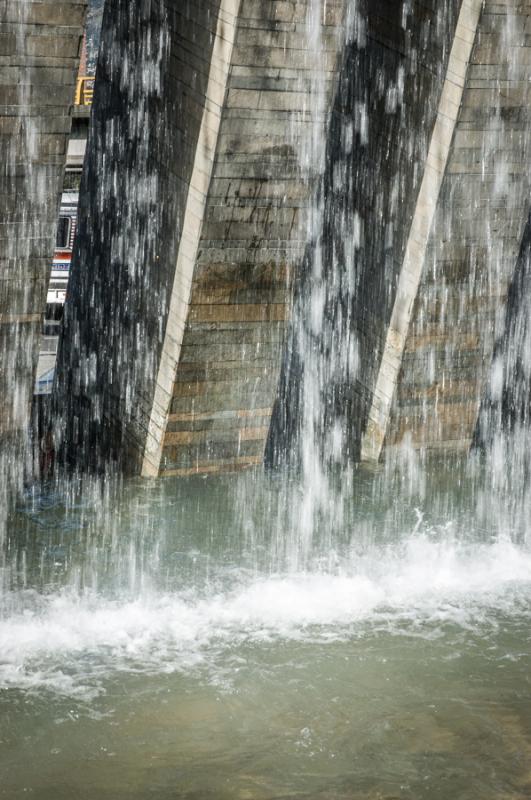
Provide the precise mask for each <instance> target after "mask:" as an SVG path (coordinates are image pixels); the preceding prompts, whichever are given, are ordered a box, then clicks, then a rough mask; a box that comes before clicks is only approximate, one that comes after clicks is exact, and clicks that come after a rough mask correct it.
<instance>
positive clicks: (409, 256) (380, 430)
mask: <svg viewBox="0 0 531 800" xmlns="http://www.w3.org/2000/svg"><path fill="white" fill-rule="evenodd" d="M482 6H483V0H463V4H462V6H461V11H460V14H459V19H458V21H457V26H456V30H455V35H454V41H453V44H452V51H451V53H450V58H449V64H451V65H452V69H451V76H452V77H450V70H449V69H448V68H447V72H446V76H445V81H444V85H443V88H442V91H441V97H440V100H439V108H438V110H437V118H436V121H435V125H434V129H433V133H432V136H431V140H430V146H429V150H428V155H427V157H426V163H425V169H424V176H423V179H422V183H421V186H420V190H419V195H418V198H417V204H416V208H415V214H414V216H413V220H412V223H411V229H410V232H409V238H408V242H407V245H406V252H405V255H404V260H403V263H402V268H401V271H400V276H399V280H398V287H397V293H396V298H395V303H394V308H393V312H392V314H391V321H390V324H389V328H388V331H387V336H386V341H385V346H384V350H383V354H382V358H381V362H380V368H379V371H378V377H377V380H376V385H375V389H374V392H373V397H372V404H371V409H370V412H369V417H368V422H367V429H366V431H365V433H364V434H363V437H362V443H361V461H363V462H368V463H371V462H372V463H374V462H377V461H378V460H379V458H380V454H381V452H382V448H383V444H384V440H385V435H386V432H387V426H388V423H389V417H390V414H391V405H392V402H393V397H394V393H395V390H396V386H397V382H398V375H399V371H400V366H401V364H402V356H403V353H404V349H405V344H406V338H407V334H408V331H409V325H410V322H411V315H412V312H413V305H414V302H415V298H416V296H417V292H418V288H419V283H420V278H421V275H422V269H423V266H424V261H425V257H426V250H427V247H428V240H429V235H430V231H431V227H432V224H433V218H434V216H435V211H436V208H437V203H438V200H439V194H440V191H441V187H442V183H443V180H444V175H445V172H446V167H447V164H448V157H449V155H450V149H451V141H452V138H453V137H450V138H448V136H445V135H444V133H443V128H444V127H447V125H448V119H450V120H451V121H452V125H453V129H455V126H456V124H457V116H458V110H459V107H460V104H461V100H462V97H463V92H464V85H465V79H466V74H467V70H468V65H469V63H470V57H471V54H472V48H473V44H474V41H473V40H474V37H469V38H470V39H472V41H468V40H466V39H465V38H464V29H467V30H471V20H473V22H474V31H477V27H478V24H479V19H480V15H481V10H482ZM465 47H466V52H465V53H463V50H464V49H465ZM456 50H457V51H459V52H460V53H461V57H460V58H459V59H456V58H455V51H456ZM464 55H466V59H464V58H463V56H464ZM458 65H459V66H460V67H461V70H462V72H461V74H460V75H459V77H461V78H462V82H463V86H460V85H457V84H456V83H455V77H456V72H457V68H458ZM449 95H450V97H452V99H450V97H449ZM449 103H450V104H451V106H452V109H453V108H455V115H454V114H453V113H451V115H449V114H448V111H449V110H450V109H449V107H448V105H449ZM442 118H444V120H443V119H442Z"/></svg>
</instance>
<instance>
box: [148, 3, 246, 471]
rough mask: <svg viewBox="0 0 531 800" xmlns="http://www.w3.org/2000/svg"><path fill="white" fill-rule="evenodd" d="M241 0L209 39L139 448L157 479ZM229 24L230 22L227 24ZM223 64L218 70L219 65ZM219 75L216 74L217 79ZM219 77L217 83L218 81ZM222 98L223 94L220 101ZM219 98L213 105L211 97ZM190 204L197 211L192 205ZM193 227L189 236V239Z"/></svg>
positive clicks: (224, 8) (224, 6) (228, 6)
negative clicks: (170, 284) (165, 312)
mask: <svg viewBox="0 0 531 800" xmlns="http://www.w3.org/2000/svg"><path fill="white" fill-rule="evenodd" d="M239 6H240V0H221V4H220V9H219V13H218V23H217V29H216V38H215V39H214V44H213V49H212V58H211V66H210V71H209V78H208V85H207V89H206V93H205V106H204V111H203V116H202V119H201V127H200V130H199V136H198V139H197V146H196V151H195V159H194V166H193V170H192V176H191V178H190V188H189V196H188V199H187V202H186V209H185V213H184V220H183V227H182V230H183V235H182V236H181V241H180V243H179V252H178V255H177V264H176V269H175V278H174V284H173V289H172V295H171V300H170V308H169V311H168V320H167V324H166V333H165V336H164V343H163V347H162V353H161V359H160V365H159V370H158V375H157V382H156V385H155V394H154V397H153V405H152V409H151V415H150V420H149V426H148V434H147V439H146V444H145V449H144V458H143V464H142V475H143V476H144V477H151V476H157V475H158V474H159V472H160V463H161V459H162V449H163V444H164V435H165V432H166V427H167V423H168V417H169V412H170V405H171V399H172V393H173V384H174V382H175V375H176V371H177V367H178V364H179V358H180V353H181V347H182V342H183V335H184V326H185V323H186V317H187V314H188V308H189V305H190V293H191V287H192V277H193V271H194V267H195V261H196V256H197V251H198V249H199V242H200V238H201V225H192V217H195V218H196V219H197V210H198V208H199V209H200V211H201V213H200V219H201V220H202V218H203V217H204V212H205V209H206V202H207V194H208V187H209V184H210V180H211V177H212V170H213V166H214V158H215V151H216V142H217V137H218V136H219V129H220V126H221V108H222V106H223V99H224V95H225V92H226V88H227V81H228V77H229V71H230V65H231V60H232V51H233V48H234V42H235V38H236V26H237V17H238V11H239ZM229 20H233V22H229ZM221 65H222V66H221ZM220 72H221V75H220ZM220 77H221V78H222V80H220ZM221 94H222V95H223V96H222V97H221ZM216 96H218V99H219V97H220V98H221V102H219V103H216V100H215V97H216ZM194 203H195V207H196V212H195V213H194V211H193V209H192V205H193V204H194ZM190 227H192V231H193V233H191V234H190V235H188V231H189V229H190Z"/></svg>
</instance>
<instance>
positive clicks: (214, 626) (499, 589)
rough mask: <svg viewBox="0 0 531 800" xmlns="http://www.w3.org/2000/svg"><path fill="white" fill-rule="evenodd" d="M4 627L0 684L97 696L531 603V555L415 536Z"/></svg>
mask: <svg viewBox="0 0 531 800" xmlns="http://www.w3.org/2000/svg"><path fill="white" fill-rule="evenodd" d="M20 602H21V607H20V608H19V610H18V612H16V613H12V614H11V615H10V616H9V617H7V618H4V619H2V620H0V683H1V684H2V685H4V686H12V687H13V686H15V687H20V688H26V689H28V688H36V689H39V688H40V689H53V690H55V691H57V692H60V693H63V694H68V695H73V694H76V693H80V694H83V693H85V694H86V695H87V696H92V695H93V694H94V693H96V692H98V691H101V690H102V686H103V683H104V680H105V677H106V676H108V675H109V674H112V673H114V672H117V671H135V672H137V671H145V672H152V673H156V672H168V671H175V670H183V671H189V670H193V669H196V668H198V666H200V665H202V664H204V663H205V659H210V661H211V660H212V658H213V657H215V656H216V654H217V655H219V654H220V652H221V653H222V652H223V651H224V650H226V649H227V648H228V647H234V646H235V645H238V643H241V642H244V641H250V640H251V641H255V642H257V643H260V642H262V643H264V642H271V641H273V642H274V641H277V640H281V639H296V640H305V639H309V640H312V641H315V640H316V639H317V640H321V641H322V642H327V641H330V640H333V639H335V640H338V639H344V638H348V637H352V636H360V635H364V632H365V631H366V629H367V626H368V625H370V628H371V630H374V628H375V627H376V626H378V625H382V624H383V625H385V629H386V630H387V631H390V632H393V630H396V631H397V632H398V631H400V632H403V630H404V625H406V628H407V626H408V625H409V626H411V629H412V630H413V628H414V630H415V634H416V635H418V632H419V626H420V630H421V634H422V629H423V627H424V632H425V635H426V636H431V635H432V634H433V629H434V626H436V625H439V626H440V625H443V624H446V623H448V622H451V623H452V624H457V625H461V626H463V627H467V628H470V627H474V626H476V627H477V626H479V625H482V624H485V623H488V621H489V619H491V618H493V616H494V615H495V614H497V613H499V612H500V611H502V612H503V613H505V614H512V613H521V611H522V610H523V609H524V608H526V609H528V608H529V607H530V606H531V553H529V552H527V551H524V550H522V549H520V548H518V547H517V546H515V545H514V544H512V543H511V542H509V541H498V542H496V543H493V544H490V545H482V546H479V545H475V546H465V545H462V544H457V543H455V542H451V541H445V542H434V541H431V540H430V539H429V537H427V536H415V537H413V538H411V539H410V540H409V541H408V542H406V543H405V544H404V545H403V546H401V547H399V548H398V547H397V548H388V549H384V550H382V549H380V550H378V551H374V552H372V553H368V554H366V555H364V556H358V557H354V556H353V557H352V558H351V559H350V560H349V561H348V563H343V564H341V565H340V566H339V567H338V569H337V571H336V572H335V573H334V574H324V573H320V572H316V573H308V574H286V575H255V576H254V577H249V575H248V574H245V575H243V574H239V575H238V574H236V575H234V576H233V583H232V586H231V588H229V589H226V590H224V591H212V592H211V593H210V594H209V593H208V592H207V591H206V589H205V587H197V588H196V589H195V590H190V589H189V588H188V589H187V591H186V592H184V591H183V592H181V593H179V592H177V593H173V594H168V593H166V594H157V593H156V592H150V593H145V594H143V595H140V596H138V597H137V598H135V599H116V598H114V599H110V598H106V597H103V596H98V595H95V594H81V595H80V594H76V593H74V592H73V591H66V590H65V591H64V592H62V593H60V594H55V595H44V596H37V595H35V593H33V594H32V595H31V603H28V602H24V600H23V598H21V599H20Z"/></svg>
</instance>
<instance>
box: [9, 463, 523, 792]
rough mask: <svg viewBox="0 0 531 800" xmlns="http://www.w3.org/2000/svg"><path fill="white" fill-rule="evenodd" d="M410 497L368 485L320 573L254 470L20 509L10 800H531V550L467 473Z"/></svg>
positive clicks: (321, 542)
mask: <svg viewBox="0 0 531 800" xmlns="http://www.w3.org/2000/svg"><path fill="white" fill-rule="evenodd" d="M402 480H403V476H399V477H398V479H397V481H396V483H395V484H393V483H392V481H391V479H390V476H389V474H386V475H385V476H384V475H383V474H377V475H372V476H371V475H364V474H363V473H361V472H360V473H359V474H358V475H357V478H356V480H355V484H354V486H353V497H355V502H354V501H353V502H352V504H351V506H349V508H348V509H347V510H346V512H345V514H344V515H343V516H344V526H343V528H342V529H341V530H334V531H333V540H334V542H335V543H336V547H335V549H334V551H333V552H329V550H328V545H327V542H328V541H329V536H328V533H329V532H328V531H327V530H326V529H324V528H323V530H320V531H316V533H315V536H314V548H313V551H312V555H311V558H310V561H309V566H308V569H307V570H306V571H305V572H297V571H293V570H292V569H291V567H290V565H291V564H292V563H293V559H292V557H291V555H290V548H291V547H296V542H291V543H290V542H289V541H284V546H283V547H281V546H280V542H281V541H282V536H283V534H284V537H285V538H286V537H287V538H288V539H289V536H290V535H292V534H286V533H285V530H286V529H285V528H283V520H286V519H288V520H289V519H290V515H289V509H290V507H291V506H292V505H293V495H294V493H297V492H298V491H300V489H299V487H298V485H297V484H296V483H295V482H293V483H292V484H290V485H289V489H286V485H285V483H284V481H281V482H277V481H269V482H268V481H267V480H266V479H265V478H264V476H263V474H262V473H257V474H255V475H252V474H249V475H246V476H241V477H239V478H238V479H234V478H232V479H215V480H214V479H208V480H201V479H194V480H190V481H186V482H183V481H181V482H180V483H174V482H172V481H168V482H165V483H162V484H160V483H159V484H156V483H154V484H141V483H137V482H134V483H131V484H129V485H126V486H125V487H124V496H123V498H122V500H121V501H120V502H119V503H117V502H116V500H115V499H114V500H113V499H112V498H108V499H107V500H105V501H104V503H103V506H101V505H99V504H98V501H97V494H95V493H94V492H91V491H86V490H85V491H84V492H81V493H78V494H76V495H72V497H71V498H70V499H69V501H68V503H67V507H66V508H65V506H64V501H63V498H62V497H61V496H57V495H53V494H49V495H43V496H41V497H32V498H31V499H28V501H27V502H26V503H25V504H24V506H23V507H22V508H20V509H19V511H18V513H17V514H16V516H15V519H14V520H13V521H12V526H13V528H16V529H17V535H18V539H19V541H22V542H23V543H24V544H23V548H22V549H23V550H24V553H25V558H22V556H21V555H19V557H18V560H17V559H15V560H14V561H15V563H17V564H18V567H17V569H14V570H13V573H12V578H11V584H12V589H11V591H10V592H9V593H8V594H6V595H5V596H4V598H3V606H4V607H3V613H2V616H1V619H0V653H1V656H0V682H1V684H2V687H3V692H2V698H1V701H0V703H1V706H2V710H1V714H0V718H1V720H2V722H1V723H0V772H2V775H7V776H8V777H7V781H3V783H2V787H1V788H0V797H1V796H6V797H17V796H19V795H20V796H22V794H23V793H24V789H26V790H27V791H30V790H31V791H32V792H33V794H34V795H35V796H38V797H40V798H44V799H47V798H52V797H53V798H54V800H55V798H61V797H65V798H66V797H71V796H72V794H75V795H76V796H79V797H82V798H83V797H84V798H91V799H92V798H96V797H97V798H111V797H112V798H116V797H128V798H141V797H142V798H143V797H146V796H155V797H160V798H170V797H201V798H209V797H216V798H227V799H228V798H234V797H238V798H281V797H292V796H293V797H295V796H297V797H306V798H310V797H311V798H325V797H327V798H331V797H334V798H347V797H348V798H357V797H360V798H361V797H363V798H369V797H370V798H373V797H415V798H419V797H426V798H428V797H429V798H433V797H435V798H438V797H440V798H450V797H455V796H465V795H466V793H467V792H468V793H470V796H481V797H487V798H490V797H492V798H495V797H496V798H499V797H502V796H503V797H515V798H517V797H522V796H525V792H526V791H528V789H529V787H530V786H531V783H530V781H531V778H530V776H529V770H528V769H527V767H526V766H525V765H526V764H527V763H529V760H528V757H529V754H530V753H531V695H530V694H529V678H528V675H529V666H530V660H531V637H530V635H529V630H528V619H529V613H530V611H531V552H530V551H529V550H528V548H527V545H526V544H525V542H523V541H521V540H519V541H518V542H516V541H513V540H512V539H511V537H510V536H509V535H508V534H507V535H503V534H502V535H499V533H498V531H497V529H495V528H494V527H493V528H492V529H488V528H487V527H485V526H483V527H481V528H480V526H479V524H478V522H477V519H478V517H477V512H476V509H475V508H474V505H475V495H474V492H473V491H472V489H473V485H474V480H475V479H474V476H472V477H470V476H469V475H468V476H467V474H466V471H462V473H459V472H458V471H456V469H455V468H454V467H452V468H451V469H449V470H448V472H446V473H445V471H444V469H440V468H437V469H435V470H433V472H432V473H431V474H430V473H429V470H428V479H427V483H426V484H425V485H423V487H422V492H423V495H424V499H423V498H422V497H420V496H419V495H416V494H415V492H414V491H413V490H412V491H411V492H410V493H409V494H408V493H406V492H404V491H402V492H399V491H398V486H399V484H400V481H402ZM445 482H448V484H450V485H454V486H459V487H460V488H459V489H458V490H453V491H449V490H447V489H446V488H445ZM251 489H252V491H251ZM242 492H243V493H244V494H246V495H247V496H249V497H251V496H252V497H253V498H254V502H253V506H252V507H250V506H249V505H248V506H247V507H246V508H245V510H244V507H243V505H242V503H241V501H240V498H241V496H242ZM473 500H474V502H473ZM264 520H265V521H266V522H264ZM260 521H261V523H260ZM496 524H498V520H497V521H496ZM155 543H156V544H157V546H156V547H155V546H154V545H155ZM29 753H31V758H29ZM526 759H527V760H526ZM73 764H75V765H76V766H75V770H74V769H73V766H72V765H73ZM487 765H488V770H487ZM500 787H501V788H500ZM502 789H503V792H504V793H500V792H501V791H502ZM519 792H520V794H518V793H519ZM2 793H3V794H2ZM466 796H468V795H466Z"/></svg>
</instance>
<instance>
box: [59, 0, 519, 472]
mask: <svg viewBox="0 0 531 800" xmlns="http://www.w3.org/2000/svg"><path fill="white" fill-rule="evenodd" d="M323 8H325V11H324V16H322V18H321V19H320V22H321V23H322V35H321V38H320V41H319V59H316V55H315V52H314V51H312V49H311V47H309V42H311V35H312V30H311V26H309V25H308V21H307V20H308V15H309V14H310V13H311V10H312V4H311V3H310V2H309V0H308V2H303V1H302V0H299V2H294V1H293V0H241V2H238V1H237V0H211V1H209V0H202V2H195V3H192V2H179V3H177V2H176V0H159V1H158V2H147V1H146V2H142V0H135V2H130V1H129V0H127V1H126V0H118V1H117V2H113V3H109V2H108V3H107V4H106V9H105V16H104V22H103V40H102V46H101V50H100V58H99V64H98V74H97V81H96V90H95V98H94V107H93V115H92V121H91V132H90V137H89V146H88V157H87V162H86V165H85V172H84V178H83V185H82V190H81V201H80V219H81V224H80V229H79V233H78V237H77V243H76V251H75V254H74V260H73V270H72V272H73V275H72V283H71V286H70V289H69V296H68V298H67V304H66V312H65V326H64V333H63V338H62V346H61V350H60V356H59V365H58V376H57V382H56V388H55V400H56V408H57V410H58V413H59V412H60V413H61V414H62V417H63V420H64V422H63V423H62V424H61V425H60V426H58V429H60V430H61V431H62V432H63V437H64V438H63V443H64V450H65V453H66V454H67V456H68V457H69V458H70V459H71V460H73V461H77V462H78V463H80V464H86V463H92V464H93V465H95V466H99V467H101V466H104V464H105V463H106V462H107V460H108V459H117V460H122V461H123V462H124V464H127V465H128V468H129V469H133V470H134V471H137V472H141V473H142V474H144V475H146V476H148V475H172V474H173V475H185V474H189V473H192V472H215V471H223V470H233V469H240V468H244V467H247V466H251V465H253V464H257V463H261V462H262V460H263V458H264V450H265V446H266V442H267V441H269V446H268V450H269V451H270V453H272V454H273V456H272V460H275V459H276V458H277V457H279V456H280V455H281V454H282V453H287V454H289V452H290V451H292V450H293V449H296V447H297V438H298V432H299V431H300V424H301V423H300V416H301V413H302V411H301V402H300V397H301V385H302V384H303V383H304V381H305V380H306V381H308V380H309V371H310V370H311V367H309V366H308V364H309V363H310V362H308V361H306V367H305V366H304V364H303V362H304V358H303V357H302V353H301V348H302V345H301V341H302V340H304V338H305V333H304V326H305V323H304V319H305V318H306V319H309V318H310V316H309V315H310V306H311V300H312V294H311V293H312V291H314V285H315V269H314V266H315V250H316V246H317V244H318V243H319V242H320V241H323V242H326V243H328V244H327V245H326V247H327V248H328V251H327V250H326V248H325V249H324V250H322V252H323V254H324V267H323V269H324V274H325V278H324V279H323V287H324V288H323V297H324V301H323V302H324V306H323V308H324V312H323V314H324V316H323V320H324V325H323V326H322V329H321V330H320V331H319V333H318V335H317V336H315V337H314V339H313V341H314V344H315V348H316V350H317V351H319V353H320V362H319V363H320V364H321V365H322V364H323V363H325V362H326V364H328V366H326V365H325V367H324V368H323V367H322V366H320V367H318V371H320V373H319V374H320V377H321V378H323V377H324V379H325V382H324V384H323V385H322V387H321V390H320V391H322V393H323V397H324V402H323V409H324V413H323V418H322V420H321V422H320V423H319V424H320V425H322V426H323V427H324V428H326V426H327V411H326V409H327V408H328V409H330V418H333V417H334V418H337V414H338V409H339V411H340V415H342V417H343V419H344V421H345V424H346V429H347V430H348V432H349V438H348V442H347V447H346V455H347V457H348V458H351V459H353V460H363V461H377V460H378V459H379V458H380V456H381V455H382V452H383V451H384V449H385V448H388V447H394V446H396V445H398V444H400V443H401V442H403V441H404V439H406V440H407V441H410V442H411V443H412V444H413V445H414V446H416V447H425V448H433V449H444V450H449V451H455V450H459V449H464V448H467V447H469V446H470V444H471V441H472V437H473V432H474V428H475V425H476V420H477V416H478V412H479V407H480V403H481V398H482V396H483V394H484V391H485V386H486V382H487V376H488V372H489V369H490V364H491V361H492V354H493V349H494V344H495V341H496V340H497V339H498V338H499V337H500V336H501V335H502V334H503V327H504V308H505V298H506V294H507V289H508V286H509V283H510V281H511V278H512V276H513V274H514V271H515V266H516V262H517V257H518V252H519V250H520V244H521V240H522V237H523V231H524V226H525V223H526V220H527V216H528V210H529V185H528V184H529V174H528V169H527V166H528V164H529V156H530V152H529V146H530V137H529V135H528V133H527V126H528V116H529V108H530V102H529V100H530V98H529V82H528V80H527V77H528V70H529V63H530V53H531V46H530V42H529V24H530V23H529V19H530V14H531V2H527V0H526V2H522V1H521V0H519V2H516V0H509V2H506V3H503V4H501V3H496V2H491V0H486V2H484V3H483V2H480V0H463V2H459V0H447V2H445V3H440V2H431V0H423V1H422V2H421V1H420V0H418V1H417V2H414V1H413V2H400V3H391V2H385V0H378V2H367V3H359V4H357V5H356V8H355V13H353V9H354V4H351V3H347V2H343V0H341V1H340V0H337V2H334V3H327V4H326V7H323ZM317 61H318V63H316V62H317ZM318 75H319V76H321V77H320V79H317V77H316V76H318ZM319 125H321V126H322V128H323V130H324V131H325V137H324V139H323V142H324V148H323V150H326V163H325V164H324V167H323V174H322V175H320V174H319V170H318V169H317V168H316V167H315V165H312V164H310V165H308V164H307V163H305V157H306V156H307V154H308V152H311V147H310V151H309V150H308V139H309V138H311V136H312V135H313V133H312V132H314V131H315V130H316V129H317V128H318V127H319ZM347 144H348V146H347ZM316 197H317V198H319V200H318V203H320V204H321V205H322V210H323V214H322V221H321V223H320V225H321V227H320V228H319V231H318V232H317V233H315V231H313V233H312V236H309V235H308V225H307V220H308V219H309V218H310V217H311V214H312V213H313V212H315V208H316V200H315V198H316ZM319 207H321V206H319ZM312 237H313V238H314V240H315V241H314V242H313V244H312V243H310V246H308V245H309V240H310V238H312ZM319 247H320V245H319ZM312 265H313V266H312ZM327 270H328V273H327ZM332 289H333V291H332ZM305 310H306V311H307V313H306V314H305ZM301 320H302V333H301ZM351 345H352V350H353V351H354V350H355V357H353V358H352V359H351V360H350V361H349V363H348V364H347V366H346V367H345V368H342V369H341V370H339V369H336V368H335V366H334V368H333V369H332V368H331V367H330V366H329V365H336V366H337V365H338V364H340V363H342V361H341V359H342V357H343V354H344V352H345V350H346V349H349V348H351ZM327 359H328V361H327ZM305 370H306V375H304V372H305ZM321 370H322V371H321Z"/></svg>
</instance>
